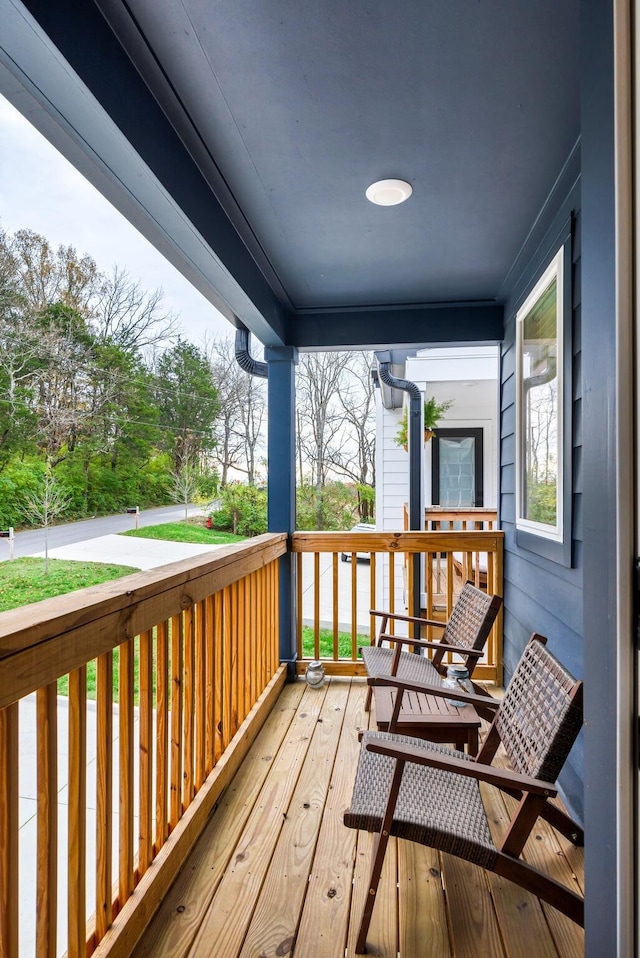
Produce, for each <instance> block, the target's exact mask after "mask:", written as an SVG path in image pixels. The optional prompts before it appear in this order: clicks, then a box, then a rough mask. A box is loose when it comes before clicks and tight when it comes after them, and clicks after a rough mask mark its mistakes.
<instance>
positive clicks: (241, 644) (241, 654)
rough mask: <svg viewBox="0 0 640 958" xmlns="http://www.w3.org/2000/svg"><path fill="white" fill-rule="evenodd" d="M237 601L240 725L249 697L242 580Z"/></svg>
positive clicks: (237, 593)
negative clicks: (246, 675)
mask: <svg viewBox="0 0 640 958" xmlns="http://www.w3.org/2000/svg"><path fill="white" fill-rule="evenodd" d="M236 602H237V611H236V616H235V621H236V646H237V650H238V651H237V656H236V676H237V686H238V719H237V721H238V726H240V725H241V724H242V722H243V721H244V717H245V715H246V714H247V712H246V699H247V689H246V677H245V671H244V670H245V640H246V626H245V619H244V586H243V584H242V582H239V583H238V585H237V587H236Z"/></svg>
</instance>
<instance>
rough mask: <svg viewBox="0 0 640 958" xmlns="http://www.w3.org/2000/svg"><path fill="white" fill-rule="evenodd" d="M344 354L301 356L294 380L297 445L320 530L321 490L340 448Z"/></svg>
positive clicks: (308, 354)
mask: <svg viewBox="0 0 640 958" xmlns="http://www.w3.org/2000/svg"><path fill="white" fill-rule="evenodd" d="M348 355H349V354H348V353H344V352H335V353H305V354H303V356H302V357H301V359H300V365H299V366H298V379H297V399H298V408H299V417H298V426H299V432H298V442H299V444H300V449H301V451H302V455H303V456H304V459H305V461H306V462H307V463H308V464H309V466H310V469H311V484H312V485H313V486H315V489H316V509H317V521H318V528H319V529H321V528H322V490H323V487H324V485H325V484H326V482H327V479H328V476H329V472H330V468H331V463H332V460H333V459H334V458H335V455H336V450H337V446H338V445H339V444H340V442H341V441H342V440H341V431H342V429H343V423H344V415H343V409H342V405H341V403H340V401H339V396H340V390H341V388H342V379H343V374H344V370H345V368H346V365H347V362H348Z"/></svg>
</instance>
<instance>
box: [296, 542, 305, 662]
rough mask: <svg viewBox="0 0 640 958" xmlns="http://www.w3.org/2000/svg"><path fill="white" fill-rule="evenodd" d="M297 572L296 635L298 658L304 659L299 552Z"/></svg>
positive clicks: (300, 558)
mask: <svg viewBox="0 0 640 958" xmlns="http://www.w3.org/2000/svg"><path fill="white" fill-rule="evenodd" d="M296 559H297V562H296V566H297V572H296V592H297V595H296V599H297V604H298V617H297V618H298V621H297V622H296V635H297V640H298V658H299V659H301V658H302V655H303V653H302V553H301V552H299V553H298V555H297V557H296Z"/></svg>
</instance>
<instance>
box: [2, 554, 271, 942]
mask: <svg viewBox="0 0 640 958" xmlns="http://www.w3.org/2000/svg"><path fill="white" fill-rule="evenodd" d="M159 548H161V544H159ZM286 548H287V544H286V536H284V535H266V536H260V537H258V538H257V539H254V540H251V541H250V542H249V543H248V544H242V545H238V546H231V547H225V548H223V549H221V550H219V551H217V552H216V553H215V554H214V556H213V557H212V555H211V553H209V554H207V555H206V556H200V557H198V558H196V559H190V560H186V561H184V562H180V563H175V564H173V565H171V566H166V567H164V568H163V569H158V570H154V571H152V572H145V573H139V574H136V575H133V576H129V577H127V578H125V579H120V580H117V581H114V582H111V583H108V584H105V585H102V586H99V587H95V588H91V589H85V590H83V591H81V592H77V593H74V594H72V595H68V596H60V597H58V598H56V599H50V600H47V601H45V602H40V603H37V604H35V605H32V606H28V607H26V608H23V609H16V610H14V611H11V612H6V613H3V614H2V615H1V616H0V956H2V958H16V956H18V955H22V954H26V953H27V951H26V950H24V951H23V950H22V947H21V935H20V929H19V922H18V918H19V903H18V888H19V876H18V870H19V860H20V857H21V851H19V834H18V833H19V796H20V795H21V789H20V774H19V756H20V752H21V751H22V750H23V749H25V748H26V747H27V744H28V743H26V742H25V740H24V736H21V732H22V731H24V732H25V733H27V732H28V731H30V732H31V734H33V731H34V726H35V729H36V748H35V757H34V762H35V765H36V773H37V809H36V817H37V849H36V851H35V855H34V860H33V861H31V862H29V863H28V864H25V865H23V867H26V868H28V869H29V870H30V872H31V874H32V875H33V876H34V882H35V885H36V891H35V895H36V901H37V907H34V911H33V917H32V919H31V920H30V919H27V921H30V923H31V924H32V925H33V928H35V935H34V937H35V954H36V956H37V958H40V956H47V958H51V956H55V955H56V954H57V950H56V949H57V937H58V929H57V911H58V901H60V902H63V901H66V902H67V903H68V905H67V916H68V917H67V922H66V926H67V927H66V930H65V929H63V930H62V931H63V933H62V936H61V937H62V938H63V939H64V938H65V937H66V939H67V949H68V950H67V954H68V956H69V958H80V956H82V958H84V956H85V955H87V956H89V955H92V954H94V955H98V956H103V955H110V956H115V955H118V956H124V955H129V954H130V952H131V950H132V948H133V945H134V943H135V941H136V940H137V938H138V937H139V935H140V934H141V932H142V930H143V929H144V927H145V926H146V924H147V923H148V921H149V919H150V917H151V915H152V914H153V912H154V910H155V908H156V907H157V905H158V903H159V901H160V899H161V897H162V895H163V893H164V892H165V891H166V889H167V888H168V887H169V885H170V884H171V882H172V880H173V878H174V877H175V875H176V874H177V872H178V870H179V868H180V867H181V866H182V864H183V862H184V860H185V858H186V855H187V854H188V851H189V849H190V847H191V845H192V844H193V842H194V841H195V839H196V838H197V837H198V835H199V833H200V831H201V830H202V828H203V827H204V823H205V821H206V818H207V816H208V815H209V813H210V812H211V810H212V808H213V806H214V804H215V802H216V800H217V798H218V796H219V795H220V792H221V791H222V789H223V788H224V787H225V786H226V784H227V783H228V782H229V780H230V778H231V776H232V775H233V773H234V771H235V770H236V768H237V767H238V765H239V763H240V761H241V759H242V757H243V756H244V754H245V753H246V750H247V749H248V747H249V745H250V744H251V742H252V740H253V738H254V737H255V735H256V734H257V731H258V729H259V726H260V724H261V722H262V721H263V720H264V718H265V717H266V715H267V714H268V712H269V710H270V708H271V706H272V704H273V702H274V701H275V698H276V697H277V694H278V693H279V690H280V687H281V686H282V684H283V683H284V680H285V668H284V666H280V665H279V656H278V628H279V610H278V561H277V560H278V558H279V556H281V555H282V554H283V553H284V552H285V551H286ZM116 671H117V678H116ZM88 675H89V676H90V681H88ZM65 676H68V679H67V680H66V682H67V686H68V696H67V698H66V700H62V699H61V698H60V697H59V696H58V680H60V679H63V681H65V680H64V678H63V677H65ZM94 689H95V692H94V691H93V690H94ZM32 693H35V721H34V722H33V723H32V724H31V728H30V730H28V729H24V730H23V729H21V724H23V723H22V720H21V713H22V708H23V707H24V708H26V707H27V706H29V705H31V707H33V706H32V699H27V698H25V697H29V696H31V695H32ZM89 694H91V695H95V706H92V707H91V708H90V709H89V708H88V707H87V697H88V695H89ZM115 699H117V706H116V707H115V708H114V700H115ZM63 702H64V705H65V706H66V707H65V714H67V715H68V738H67V737H66V736H62V735H59V733H58V720H59V715H60V714H61V713H60V708H61V703H63ZM60 724H62V723H60ZM116 727H117V736H116V735H115V733H116ZM90 730H91V734H89V732H90ZM116 737H117V739H118V741H117V744H115V743H114V738H116ZM114 745H115V747H114ZM67 751H68V764H67V767H68V838H67V839H66V851H65V850H64V849H62V848H61V855H60V857H61V858H62V857H63V856H64V859H66V875H67V879H66V885H65V886H64V887H60V886H59V883H58V869H59V861H58V859H59V850H58V846H59V845H60V846H62V845H63V844H64V842H63V839H64V836H63V834H59V831H58V812H59V809H58V804H57V794H58V792H59V790H60V788H61V787H62V784H63V783H62V782H61V781H60V780H59V779H58V769H59V767H60V765H61V764H62V759H63V753H65V752H67ZM91 752H95V781H96V786H95V794H93V795H89V794H88V776H87V767H88V764H89V755H88V753H91ZM116 779H117V783H118V790H117V792H116V794H119V800H117V801H115V802H114V801H113V797H112V796H113V791H114V782H115V781H116ZM134 783H137V784H134ZM92 808H95V810H96V811H95V822H96V825H95V849H94V848H93V847H92V846H93V844H94V843H93V841H92V840H90V839H91V836H90V834H89V832H88V827H87V821H88V818H89V817H90V816H89V810H90V809H92ZM91 817H93V816H91ZM114 819H115V820H116V822H117V825H114V826H112V822H113V821H114ZM136 822H137V825H136ZM60 871H61V872H63V873H64V871H65V869H64V868H62V869H60ZM92 872H95V913H94V915H93V917H90V918H89V920H87V917H86V916H87V914H88V913H91V912H92V911H93V910H94V909H93V904H92V903H87V902H86V900H85V887H86V883H87V875H88V874H89V875H90V876H91V879H92V882H93V875H92ZM134 889H135V894H134ZM34 906H35V902H34ZM33 928H32V929H26V930H28V931H33ZM23 930H24V929H23ZM65 932H66V933H65ZM58 944H59V942H58ZM31 953H32V954H33V953H34V950H32V951H31Z"/></svg>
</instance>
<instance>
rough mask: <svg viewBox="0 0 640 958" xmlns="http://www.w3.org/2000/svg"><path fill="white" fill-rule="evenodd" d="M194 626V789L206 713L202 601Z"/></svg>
mask: <svg viewBox="0 0 640 958" xmlns="http://www.w3.org/2000/svg"><path fill="white" fill-rule="evenodd" d="M193 611H194V626H195V686H196V688H195V693H196V695H195V713H196V714H195V717H196V754H195V773H194V776H195V791H196V792H198V791H199V790H200V789H201V788H202V783H203V782H204V780H205V777H206V773H205V764H206V759H205V747H206V742H205V736H206V721H207V718H206V713H207V684H206V682H207V669H206V658H205V656H206V651H205V643H204V602H198V603H196V605H195V606H194V610H193Z"/></svg>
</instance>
